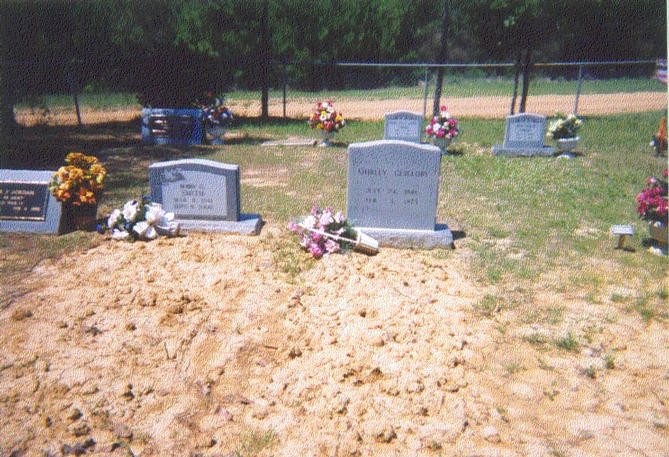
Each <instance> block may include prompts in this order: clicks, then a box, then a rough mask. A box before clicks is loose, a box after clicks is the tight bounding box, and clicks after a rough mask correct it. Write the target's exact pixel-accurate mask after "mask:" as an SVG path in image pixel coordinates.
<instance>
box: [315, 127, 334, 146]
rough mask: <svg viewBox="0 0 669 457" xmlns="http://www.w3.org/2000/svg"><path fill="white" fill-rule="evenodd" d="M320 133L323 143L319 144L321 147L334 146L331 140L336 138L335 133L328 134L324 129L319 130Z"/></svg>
mask: <svg viewBox="0 0 669 457" xmlns="http://www.w3.org/2000/svg"><path fill="white" fill-rule="evenodd" d="M317 131H318V136H319V137H320V139H321V141H320V143H318V146H319V147H326V148H327V147H330V146H332V143H330V140H331V139H332V138H334V134H335V132H326V131H325V130H323V129H317Z"/></svg>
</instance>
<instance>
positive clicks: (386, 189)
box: [346, 140, 453, 249]
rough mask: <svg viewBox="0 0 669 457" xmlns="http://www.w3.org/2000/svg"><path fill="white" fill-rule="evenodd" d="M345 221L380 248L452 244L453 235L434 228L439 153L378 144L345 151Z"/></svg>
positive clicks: (424, 147) (400, 143)
mask: <svg viewBox="0 0 669 457" xmlns="http://www.w3.org/2000/svg"><path fill="white" fill-rule="evenodd" d="M348 158H349V159H348V193H347V202H346V214H347V218H348V219H349V220H350V221H351V222H352V223H353V224H354V225H355V226H356V228H359V229H360V230H361V231H362V232H363V233H366V234H368V235H370V236H371V237H373V238H375V239H377V240H378V241H379V244H380V245H382V246H392V247H415V248H424V249H429V248H433V247H439V246H441V247H445V246H450V245H451V244H452V243H453V235H452V233H451V231H450V230H448V227H446V226H445V225H437V224H436V214H437V197H438V191H439V189H438V188H439V170H440V163H441V150H440V149H439V148H438V147H436V146H432V145H428V144H418V143H412V142H408V141H397V140H381V141H370V142H367V143H353V144H351V145H349V147H348Z"/></svg>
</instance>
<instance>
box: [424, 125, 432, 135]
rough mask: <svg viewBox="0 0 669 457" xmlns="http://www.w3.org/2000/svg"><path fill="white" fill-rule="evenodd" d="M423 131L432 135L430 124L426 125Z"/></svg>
mask: <svg viewBox="0 0 669 457" xmlns="http://www.w3.org/2000/svg"><path fill="white" fill-rule="evenodd" d="M425 133H427V134H428V135H432V133H433V131H432V126H431V125H428V126H427V128H425Z"/></svg>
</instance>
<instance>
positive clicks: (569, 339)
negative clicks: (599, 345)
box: [553, 333, 578, 351]
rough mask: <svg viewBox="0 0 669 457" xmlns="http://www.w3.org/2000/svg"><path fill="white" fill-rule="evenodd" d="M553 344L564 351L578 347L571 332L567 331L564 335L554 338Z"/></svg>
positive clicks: (574, 349)
mask: <svg viewBox="0 0 669 457" xmlns="http://www.w3.org/2000/svg"><path fill="white" fill-rule="evenodd" d="M553 345H554V346H555V347H557V348H560V349H563V350H565V351H576V350H577V349H578V341H576V339H574V337H573V336H572V334H571V333H567V335H566V336H563V337H560V338H556V339H554V340H553Z"/></svg>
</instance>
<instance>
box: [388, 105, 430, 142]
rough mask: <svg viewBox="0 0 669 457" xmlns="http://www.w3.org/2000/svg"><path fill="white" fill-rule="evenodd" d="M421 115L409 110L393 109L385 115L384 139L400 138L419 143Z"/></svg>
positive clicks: (421, 130) (421, 126) (421, 127)
mask: <svg viewBox="0 0 669 457" xmlns="http://www.w3.org/2000/svg"><path fill="white" fill-rule="evenodd" d="M422 133H423V116H421V115H420V114H418V113H412V112H411V111H394V112H392V113H387V114H386V115H385V123H384V134H383V139H384V140H402V141H412V142H414V143H420V139H421V135H422Z"/></svg>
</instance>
